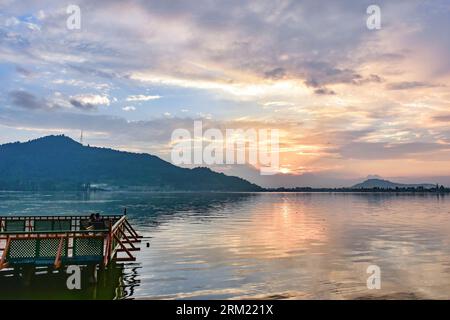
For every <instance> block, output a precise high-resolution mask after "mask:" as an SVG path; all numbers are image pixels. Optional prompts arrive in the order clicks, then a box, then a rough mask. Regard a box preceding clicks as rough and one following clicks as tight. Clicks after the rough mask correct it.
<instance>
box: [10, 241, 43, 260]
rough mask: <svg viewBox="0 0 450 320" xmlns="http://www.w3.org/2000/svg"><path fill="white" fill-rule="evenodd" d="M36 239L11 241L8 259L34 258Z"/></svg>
mask: <svg viewBox="0 0 450 320" xmlns="http://www.w3.org/2000/svg"><path fill="white" fill-rule="evenodd" d="M36 245H37V240H36V239H12V240H11V243H10V245H9V250H8V258H12V259H15V258H34V257H35V256H36Z"/></svg>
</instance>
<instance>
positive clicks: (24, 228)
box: [0, 215, 142, 272]
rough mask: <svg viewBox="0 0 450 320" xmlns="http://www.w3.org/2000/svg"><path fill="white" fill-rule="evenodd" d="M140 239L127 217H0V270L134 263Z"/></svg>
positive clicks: (93, 268) (94, 266) (93, 267)
mask: <svg viewBox="0 0 450 320" xmlns="http://www.w3.org/2000/svg"><path fill="white" fill-rule="evenodd" d="M141 238H142V237H141V236H139V235H138V233H137V232H136V231H135V230H134V228H133V227H132V226H131V224H130V223H129V221H128V220H127V217H126V215H102V216H101V220H100V221H96V222H92V221H90V216H79V215H77V216H65V215H64V216H1V217H0V257H1V258H0V270H2V269H10V268H13V269H14V270H34V269H35V268H36V267H47V268H50V269H60V268H62V267H65V266H69V265H84V266H89V267H91V268H90V269H91V270H96V269H97V267H100V268H105V267H107V266H108V265H109V264H110V263H115V262H126V261H135V260H136V258H135V256H134V255H133V252H134V251H138V250H140V249H139V243H140V242H141ZM33 272H34V271H33Z"/></svg>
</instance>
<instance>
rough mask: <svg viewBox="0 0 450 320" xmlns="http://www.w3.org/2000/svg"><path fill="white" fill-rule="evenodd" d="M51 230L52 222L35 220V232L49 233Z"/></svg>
mask: <svg viewBox="0 0 450 320" xmlns="http://www.w3.org/2000/svg"><path fill="white" fill-rule="evenodd" d="M52 228H53V221H52V220H35V221H34V230H35V231H50V230H52Z"/></svg>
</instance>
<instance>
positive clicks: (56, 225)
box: [53, 220, 72, 231]
mask: <svg viewBox="0 0 450 320" xmlns="http://www.w3.org/2000/svg"><path fill="white" fill-rule="evenodd" d="M71 229H72V221H71V220H55V221H53V230H56V231H70V230H71Z"/></svg>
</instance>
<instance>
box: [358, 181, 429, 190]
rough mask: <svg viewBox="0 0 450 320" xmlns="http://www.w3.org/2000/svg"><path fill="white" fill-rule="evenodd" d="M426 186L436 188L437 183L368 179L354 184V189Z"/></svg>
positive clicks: (425, 187) (426, 187)
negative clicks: (405, 182)
mask: <svg viewBox="0 0 450 320" xmlns="http://www.w3.org/2000/svg"><path fill="white" fill-rule="evenodd" d="M421 187H422V188H424V189H431V188H435V187H436V185H434V184H402V183H395V182H391V181H388V180H383V179H368V180H366V181H364V182H362V183H358V184H356V185H354V186H353V187H352V188H353V189H373V188H380V189H395V188H421Z"/></svg>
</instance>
